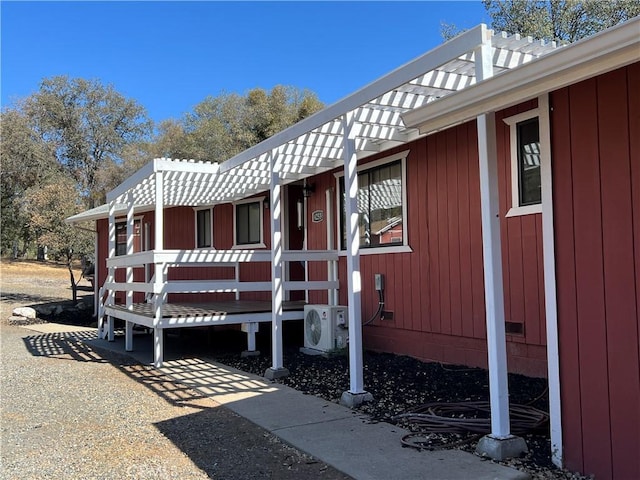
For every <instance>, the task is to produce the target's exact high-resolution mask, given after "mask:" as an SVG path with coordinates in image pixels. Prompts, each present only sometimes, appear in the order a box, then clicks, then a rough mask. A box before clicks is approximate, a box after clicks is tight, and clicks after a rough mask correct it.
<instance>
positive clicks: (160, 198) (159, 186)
mask: <svg viewBox="0 0 640 480" xmlns="http://www.w3.org/2000/svg"><path fill="white" fill-rule="evenodd" d="M155 180H156V192H155V197H156V198H155V212H154V225H153V227H154V237H155V238H154V242H155V244H154V250H155V251H161V250H162V249H163V248H164V242H163V240H164V238H163V235H164V224H163V222H164V183H163V174H162V172H156V173H155ZM155 278H156V279H155V285H154V296H153V308H154V318H153V365H154V367H156V368H160V367H162V361H163V358H164V337H163V333H162V328H161V325H160V324H161V321H162V303H163V301H164V293H163V291H164V283H165V279H166V275H165V269H164V265H163V264H162V263H156V264H155Z"/></svg>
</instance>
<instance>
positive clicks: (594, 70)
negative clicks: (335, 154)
mask: <svg viewBox="0 0 640 480" xmlns="http://www.w3.org/2000/svg"><path fill="white" fill-rule="evenodd" d="M639 60H640V17H636V18H635V19H633V20H630V21H628V22H626V23H624V24H622V25H619V26H617V27H613V28H611V29H609V30H605V31H603V32H601V33H599V34H596V35H594V36H593V37H589V38H587V39H584V40H581V41H579V42H577V43H575V44H572V45H569V46H566V47H563V48H560V49H558V50H556V51H554V52H551V53H549V54H547V55H545V56H543V57H541V58H539V59H536V60H532V61H531V62H529V63H527V64H526V65H523V66H522V67H519V68H516V69H513V70H510V71H505V72H502V73H500V74H498V75H496V76H494V77H492V78H491V79H488V80H486V81H484V82H479V83H478V84H476V85H474V86H471V87H469V88H467V89H465V90H463V91H461V92H457V93H452V94H450V95H447V96H446V97H444V98H442V99H440V100H436V101H434V102H432V103H430V104H429V105H426V106H424V107H421V108H418V109H416V110H413V111H411V112H407V113H405V114H403V115H402V118H403V120H404V122H405V125H406V126H407V127H410V128H419V130H420V133H422V134H429V133H433V132H436V131H438V130H442V129H445V128H448V127H450V126H453V125H456V124H459V123H463V122H466V121H469V120H471V119H473V118H476V117H477V116H478V115H480V114H482V113H486V112H495V111H498V110H502V109H504V108H507V107H509V106H512V105H516V104H518V103H521V102H523V101H526V100H529V99H532V98H536V97H537V96H539V95H541V94H544V93H549V92H551V91H553V90H558V89H560V88H563V87H565V86H567V85H571V84H574V83H577V82H580V81H582V80H585V79H588V78H591V77H595V76H597V75H600V74H603V73H606V72H608V71H611V70H615V69H616V68H620V67H623V66H625V65H628V64H630V63H634V62H637V61H639Z"/></svg>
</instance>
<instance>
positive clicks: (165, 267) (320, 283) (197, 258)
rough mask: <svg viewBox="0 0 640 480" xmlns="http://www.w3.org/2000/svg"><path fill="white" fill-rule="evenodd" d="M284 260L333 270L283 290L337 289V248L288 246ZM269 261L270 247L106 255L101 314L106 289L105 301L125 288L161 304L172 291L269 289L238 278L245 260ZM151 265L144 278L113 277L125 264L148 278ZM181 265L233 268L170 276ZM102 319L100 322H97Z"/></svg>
mask: <svg viewBox="0 0 640 480" xmlns="http://www.w3.org/2000/svg"><path fill="white" fill-rule="evenodd" d="M282 261H283V263H286V262H327V264H328V265H329V266H330V267H331V268H329V269H328V270H327V271H328V272H334V273H333V278H328V279H327V280H313V281H284V282H283V286H284V289H285V290H289V291H291V290H307V291H309V290H327V291H329V292H335V291H337V289H338V284H339V282H338V278H337V271H338V269H337V262H338V252H337V251H336V250H288V251H284V252H283V254H282ZM256 262H265V263H271V251H269V250H214V249H197V250H159V251H155V250H149V251H144V252H139V253H134V254H131V255H122V256H117V257H113V258H109V259H107V267H108V269H109V272H110V274H109V276H108V277H107V280H106V281H105V283H104V285H103V287H102V288H101V289H100V300H101V302H100V306H99V310H100V314H99V319H100V320H101V319H102V315H103V314H104V304H103V302H102V298H103V296H104V294H106V293H108V297H107V303H108V302H113V301H114V298H115V292H126V293H127V294H128V295H127V296H130V295H132V293H134V292H141V293H144V294H145V301H147V302H149V303H151V302H153V303H156V302H159V304H160V308H162V304H163V303H165V302H166V298H167V297H166V296H167V294H170V293H171V294H175V293H187V294H192V293H235V294H236V298H239V294H240V292H268V291H271V290H272V288H273V284H272V282H271V281H247V280H243V281H241V280H240V265H241V264H245V263H256ZM151 265H153V266H154V274H153V276H152V277H151V278H149V279H148V281H144V282H120V281H116V279H115V278H116V276H115V271H116V270H117V269H126V268H144V269H145V278H148V272H149V270H150V268H149V267H150V266H151ZM180 267H231V268H233V269H234V275H233V278H228V279H219V280H211V279H209V280H206V279H205V280H169V279H168V271H169V268H180ZM100 323H102V322H100Z"/></svg>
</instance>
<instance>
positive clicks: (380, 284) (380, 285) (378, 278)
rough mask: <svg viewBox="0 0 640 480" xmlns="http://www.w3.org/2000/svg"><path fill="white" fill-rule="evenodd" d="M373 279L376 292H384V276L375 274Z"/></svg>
mask: <svg viewBox="0 0 640 480" xmlns="http://www.w3.org/2000/svg"><path fill="white" fill-rule="evenodd" d="M373 278H374V283H375V286H376V291H378V292H381V291H382V290H384V275H383V274H381V273H376V274H375V275H374V277H373Z"/></svg>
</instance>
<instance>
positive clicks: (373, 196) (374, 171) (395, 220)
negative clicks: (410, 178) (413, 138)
mask: <svg viewBox="0 0 640 480" xmlns="http://www.w3.org/2000/svg"><path fill="white" fill-rule="evenodd" d="M407 154H408V151H405V152H401V153H400V154H397V155H393V156H391V157H388V158H385V159H381V160H378V161H375V162H371V163H368V164H366V165H363V166H362V167H360V168H359V169H358V194H357V195H358V198H357V201H358V235H359V238H360V248H362V249H376V248H381V249H388V248H389V247H403V246H406V245H407V229H406V225H407V209H406V204H407V202H406V191H405V190H406V189H405V185H406V157H407ZM338 191H339V202H340V249H341V250H345V249H346V242H347V229H346V207H345V199H346V195H345V185H344V176H340V177H339V178H338Z"/></svg>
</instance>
